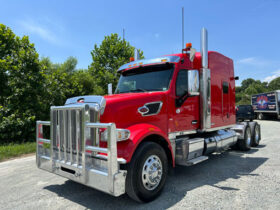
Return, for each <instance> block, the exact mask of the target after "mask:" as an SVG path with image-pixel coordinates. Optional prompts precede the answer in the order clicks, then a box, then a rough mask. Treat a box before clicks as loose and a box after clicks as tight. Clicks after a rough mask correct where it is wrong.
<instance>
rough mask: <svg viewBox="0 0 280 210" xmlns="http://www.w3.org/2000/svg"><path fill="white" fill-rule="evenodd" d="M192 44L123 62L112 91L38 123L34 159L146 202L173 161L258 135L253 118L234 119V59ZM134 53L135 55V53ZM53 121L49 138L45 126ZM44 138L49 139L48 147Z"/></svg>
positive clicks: (244, 145) (81, 99)
mask: <svg viewBox="0 0 280 210" xmlns="http://www.w3.org/2000/svg"><path fill="white" fill-rule="evenodd" d="M207 42H208V40H207V31H206V29H202V34H201V50H200V53H199V52H196V51H195V49H194V48H192V46H191V44H187V45H186V48H185V49H183V50H182V53H178V54H173V55H167V56H163V57H159V58H155V59H143V60H138V59H137V58H138V56H137V53H136V56H135V59H134V61H131V62H130V63H128V64H124V65H123V66H121V67H120V68H119V69H118V73H119V74H120V79H119V82H118V85H117V88H116V91H115V93H114V94H109V95H106V96H78V97H74V98H70V99H68V100H67V101H66V103H65V105H64V106H54V107H51V120H50V121H48V122H45V121H38V122H37V153H36V154H37V155H36V161H37V166H38V167H39V168H41V169H44V170H47V171H49V172H52V173H55V174H58V175H61V176H63V177H66V178H69V179H71V180H74V181H76V182H79V183H82V184H85V185H87V186H90V187H93V188H95V189H98V190H101V191H103V192H106V193H109V194H111V195H114V196H119V195H121V194H124V193H127V194H128V195H129V196H130V197H131V198H132V199H134V200H136V201H140V202H148V201H151V200H153V199H155V198H156V197H157V196H158V195H159V194H160V192H161V191H162V189H163V187H164V184H165V180H166V176H167V171H168V168H169V165H170V166H172V167H175V166H176V165H184V166H191V165H194V164H197V163H199V162H202V161H205V160H207V159H208V154H211V153H213V152H222V151H224V150H226V149H228V148H229V147H231V146H234V145H236V146H237V147H238V148H239V149H241V150H249V149H250V147H251V146H257V145H258V144H259V141H260V126H259V125H258V124H257V123H256V122H243V123H239V124H236V117H235V77H234V69H233V61H232V60H231V59H230V58H228V57H226V56H224V55H222V54H220V53H218V52H214V51H208V49H207ZM132 60H133V59H132ZM46 125H49V126H50V131H51V132H50V139H45V138H44V137H43V135H42V134H43V132H42V129H43V127H42V126H46ZM45 144H47V145H50V146H48V147H46V146H44V145H45Z"/></svg>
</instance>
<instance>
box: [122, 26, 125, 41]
mask: <svg viewBox="0 0 280 210" xmlns="http://www.w3.org/2000/svg"><path fill="white" fill-rule="evenodd" d="M122 34H123V36H122V37H123V40H124V39H125V38H124V34H125V29H124V28H123V31H122Z"/></svg>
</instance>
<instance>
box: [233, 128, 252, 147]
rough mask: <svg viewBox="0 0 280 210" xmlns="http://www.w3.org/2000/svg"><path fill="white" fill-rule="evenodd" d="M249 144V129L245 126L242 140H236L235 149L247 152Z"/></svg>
mask: <svg viewBox="0 0 280 210" xmlns="http://www.w3.org/2000/svg"><path fill="white" fill-rule="evenodd" d="M251 142H252V137H251V129H250V127H249V126H248V125H247V126H246V127H245V133H244V139H238V141H237V147H238V149H239V150H241V151H248V150H250V149H251Z"/></svg>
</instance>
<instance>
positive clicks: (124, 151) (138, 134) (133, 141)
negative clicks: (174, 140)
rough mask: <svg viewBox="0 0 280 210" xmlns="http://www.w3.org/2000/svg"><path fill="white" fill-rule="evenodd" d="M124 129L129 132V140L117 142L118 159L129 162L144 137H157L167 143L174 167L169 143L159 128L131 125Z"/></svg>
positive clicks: (148, 125) (144, 124) (146, 125)
mask: <svg viewBox="0 0 280 210" xmlns="http://www.w3.org/2000/svg"><path fill="white" fill-rule="evenodd" d="M126 129H128V130H130V138H129V140H127V141H122V142H118V157H122V158H124V159H126V161H127V162H130V160H131V158H132V156H133V154H134V152H135V150H136V148H137V147H138V145H139V144H140V143H141V142H142V141H143V140H144V139H145V138H146V137H148V136H150V135H158V136H161V137H162V138H163V139H164V140H165V141H166V142H167V144H168V148H169V150H170V152H171V155H172V162H173V166H174V164H175V159H174V154H173V150H172V146H171V143H170V141H169V139H168V137H167V136H166V134H165V133H164V132H163V131H162V130H161V129H160V128H158V127H157V126H154V125H151V124H146V123H141V124H136V125H132V126H130V127H128V128H126Z"/></svg>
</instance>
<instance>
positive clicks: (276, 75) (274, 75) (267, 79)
mask: <svg viewBox="0 0 280 210" xmlns="http://www.w3.org/2000/svg"><path fill="white" fill-rule="evenodd" d="M277 77H280V69H279V70H277V71H275V72H273V75H271V76H268V77H266V78H264V79H263V82H271V81H272V80H274V79H276V78H277Z"/></svg>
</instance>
